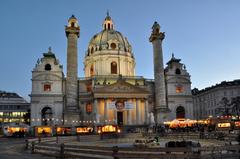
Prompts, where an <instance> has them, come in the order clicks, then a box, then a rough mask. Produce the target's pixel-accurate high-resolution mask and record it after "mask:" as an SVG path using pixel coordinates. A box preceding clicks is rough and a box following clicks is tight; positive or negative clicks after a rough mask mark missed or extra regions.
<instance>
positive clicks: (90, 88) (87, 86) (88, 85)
mask: <svg viewBox="0 0 240 159" xmlns="http://www.w3.org/2000/svg"><path fill="white" fill-rule="evenodd" d="M86 88H87V92H91V91H92V84H91V83H90V84H87V85H86Z"/></svg>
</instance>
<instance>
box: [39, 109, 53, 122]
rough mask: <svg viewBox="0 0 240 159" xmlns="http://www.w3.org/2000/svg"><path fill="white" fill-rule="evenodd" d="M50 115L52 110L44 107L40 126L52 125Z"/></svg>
mask: <svg viewBox="0 0 240 159" xmlns="http://www.w3.org/2000/svg"><path fill="white" fill-rule="evenodd" d="M52 114H53V113H52V109H51V108H50V107H44V108H43V109H42V111H41V115H42V125H49V126H50V125H52Z"/></svg>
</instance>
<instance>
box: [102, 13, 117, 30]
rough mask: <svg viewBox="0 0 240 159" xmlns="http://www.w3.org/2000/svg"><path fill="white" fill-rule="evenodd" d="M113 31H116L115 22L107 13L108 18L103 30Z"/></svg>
mask: <svg viewBox="0 0 240 159" xmlns="http://www.w3.org/2000/svg"><path fill="white" fill-rule="evenodd" d="M113 29H114V25H113V21H112V18H111V17H110V15H109V12H108V11H107V16H106V18H105V19H104V22H103V30H113Z"/></svg>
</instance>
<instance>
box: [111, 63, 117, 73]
mask: <svg viewBox="0 0 240 159" xmlns="http://www.w3.org/2000/svg"><path fill="white" fill-rule="evenodd" d="M111 74H117V63H116V62H112V63H111Z"/></svg>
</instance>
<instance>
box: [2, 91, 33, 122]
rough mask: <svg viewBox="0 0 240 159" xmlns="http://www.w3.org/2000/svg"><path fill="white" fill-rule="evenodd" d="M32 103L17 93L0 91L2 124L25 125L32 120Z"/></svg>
mask: <svg viewBox="0 0 240 159" xmlns="http://www.w3.org/2000/svg"><path fill="white" fill-rule="evenodd" d="M29 113H30V103H28V102H27V101H26V100H25V99H23V98H22V97H20V96H19V95H18V94H17V93H11V92H5V91H0V123H8V122H15V123H23V122H25V123H26V122H29V120H30V116H29Z"/></svg>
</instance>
